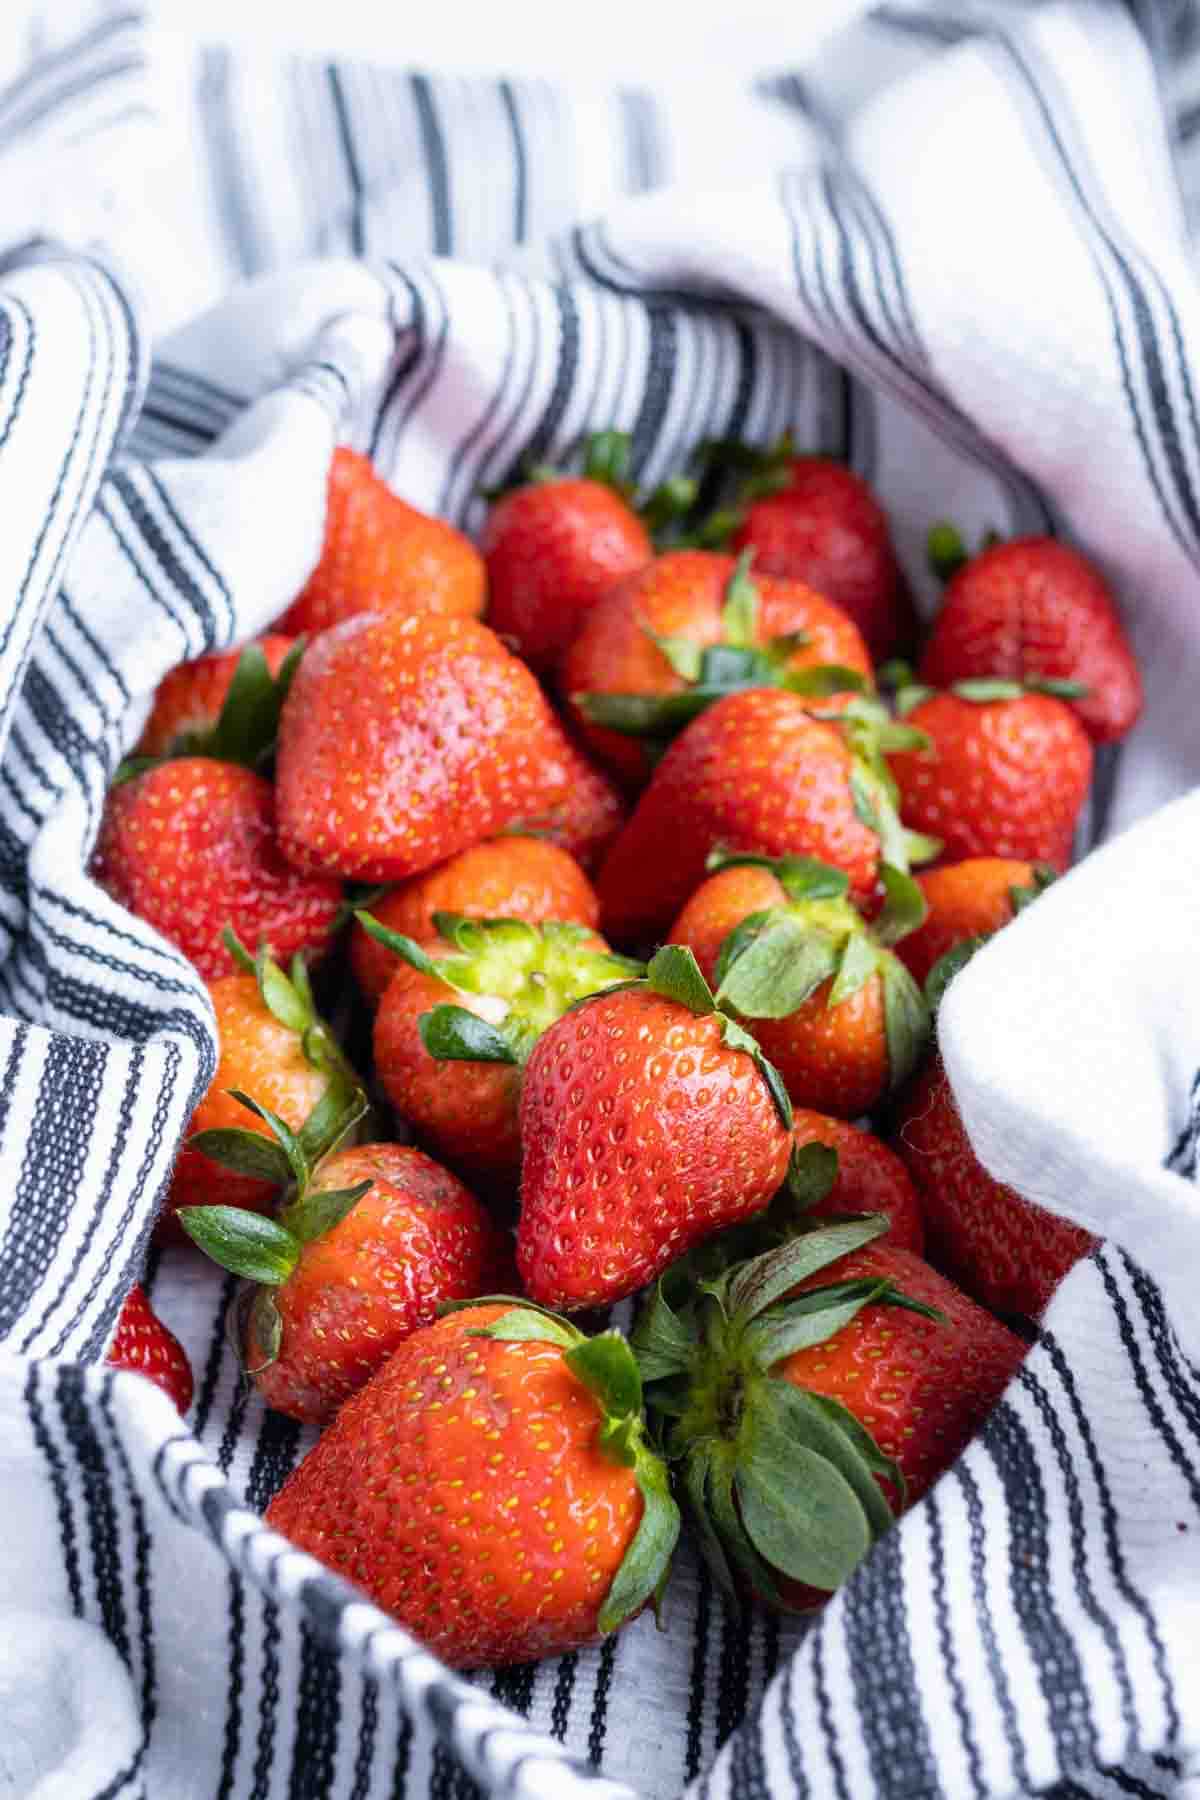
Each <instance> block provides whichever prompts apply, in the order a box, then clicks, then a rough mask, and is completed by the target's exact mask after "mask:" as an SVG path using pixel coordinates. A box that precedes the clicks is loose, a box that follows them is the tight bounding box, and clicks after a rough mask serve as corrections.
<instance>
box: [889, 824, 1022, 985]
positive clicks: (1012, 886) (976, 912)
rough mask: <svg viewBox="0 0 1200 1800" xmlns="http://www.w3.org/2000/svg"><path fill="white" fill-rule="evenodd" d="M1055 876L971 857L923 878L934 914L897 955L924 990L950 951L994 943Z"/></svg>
mask: <svg viewBox="0 0 1200 1800" xmlns="http://www.w3.org/2000/svg"><path fill="white" fill-rule="evenodd" d="M1052 876H1053V871H1052V870H1049V869H1039V868H1036V867H1035V866H1034V864H1033V863H1028V862H1014V861H1013V860H1012V859H1011V858H1008V857H1003V856H972V857H969V858H968V859H967V861H966V862H958V863H946V864H944V865H943V867H941V868H939V869H930V870H928V871H926V872H925V873H924V874H921V875H918V876H917V885H918V887H919V888H920V890H921V892H922V893H923V894H924V896H925V901H926V904H927V905H928V907H929V911H928V913H927V914H926V916H925V922H924V924H922V925H919V926H918V927H917V929H916V930H915V931H913V932H911V933H910V934H909V936H908V937H906V938H905V939H904V941H903V943H902V944H900V945H898V947H897V950H896V955H897V956H898V957H899V958H900V960H901V962H902V963H904V965H905V967H906V968H907V969H909V970H910V972H911V974H912V976H913V979H914V980H915V981H917V982H919V983H920V985H921V986H922V987H924V985H925V981H926V978H927V976H928V974H929V971H930V970H931V969H932V968H933V966H934V964H935V963H936V962H938V961H940V960H941V958H942V957H943V956H945V954H946V952H947V951H948V950H953V949H955V948H956V946H957V945H959V944H964V943H966V942H967V940H968V939H970V938H986V937H991V936H992V934H993V932H997V931H999V930H1000V928H1001V926H1004V925H1007V924H1008V923H1009V922H1010V920H1012V918H1013V917H1014V916H1015V914H1016V913H1017V912H1018V911H1019V910H1020V908H1021V907H1022V906H1023V905H1024V904H1025V903H1026V901H1027V900H1032V899H1034V898H1035V897H1036V895H1037V894H1038V893H1039V892H1040V891H1041V889H1042V888H1043V887H1045V886H1046V885H1047V878H1048V877H1050V878H1052Z"/></svg>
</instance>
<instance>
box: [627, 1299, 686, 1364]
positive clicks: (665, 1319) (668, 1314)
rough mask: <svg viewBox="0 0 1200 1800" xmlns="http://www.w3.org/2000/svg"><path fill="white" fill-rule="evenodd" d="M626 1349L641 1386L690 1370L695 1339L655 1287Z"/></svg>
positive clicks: (639, 1316) (683, 1320)
mask: <svg viewBox="0 0 1200 1800" xmlns="http://www.w3.org/2000/svg"><path fill="white" fill-rule="evenodd" d="M629 1347H630V1349H631V1350H632V1351H633V1354H634V1356H635V1357H636V1358H637V1364H638V1368H639V1369H640V1371H641V1376H642V1380H643V1382H647V1381H662V1380H664V1379H666V1378H667V1377H669V1376H672V1375H678V1374H680V1373H681V1371H683V1370H686V1369H688V1368H690V1366H691V1364H692V1361H693V1359H694V1357H695V1354H696V1335H695V1332H694V1331H692V1330H691V1329H690V1327H689V1325H688V1324H687V1322H686V1320H685V1319H682V1318H680V1316H679V1314H678V1313H676V1312H675V1311H674V1310H673V1309H672V1307H671V1306H670V1304H669V1303H668V1301H667V1299H666V1296H665V1295H664V1293H663V1284H662V1282H661V1281H658V1282H656V1283H655V1284H654V1287H653V1289H652V1290H651V1293H650V1298H649V1300H648V1301H647V1303H646V1305H645V1306H643V1308H642V1310H641V1313H640V1314H639V1315H638V1321H637V1324H636V1325H635V1326H634V1328H633V1330H632V1331H631V1332H630V1334H629Z"/></svg>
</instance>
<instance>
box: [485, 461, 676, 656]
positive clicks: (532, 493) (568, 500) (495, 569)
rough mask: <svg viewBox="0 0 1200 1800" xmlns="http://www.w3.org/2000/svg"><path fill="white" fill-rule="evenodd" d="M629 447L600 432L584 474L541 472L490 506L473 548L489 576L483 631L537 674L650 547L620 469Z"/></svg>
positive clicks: (649, 552)
mask: <svg viewBox="0 0 1200 1800" xmlns="http://www.w3.org/2000/svg"><path fill="white" fill-rule="evenodd" d="M614 447H616V448H617V450H618V462H619V464H620V465H621V466H622V467H623V464H624V462H625V461H626V460H627V453H628V440H627V439H624V438H623V437H622V435H621V434H619V433H614V432H601V433H598V434H597V436H596V437H594V438H593V439H592V440H591V443H590V445H589V450H588V455H587V458H586V460H585V464H584V472H583V475H582V476H580V477H576V478H572V477H568V476H562V475H559V474H558V473H557V472H556V471H555V470H553V469H540V470H538V471H536V472H535V474H534V476H533V478H532V479H531V480H530V481H529V482H527V483H526V484H524V485H523V486H521V487H517V488H514V489H511V490H510V491H509V492H508V493H506V494H503V495H502V496H501V497H500V498H499V499H498V500H497V501H496V502H495V504H494V505H493V506H492V508H491V510H490V512H489V513H488V516H487V520H486V522H485V524H484V527H483V536H482V538H481V539H480V547H481V549H482V550H483V555H484V561H485V562H486V564H487V574H488V615H487V616H488V624H489V625H490V626H491V628H492V630H493V631H498V632H499V633H500V634H501V636H502V637H504V638H505V639H506V641H508V642H509V643H510V644H511V645H512V647H513V648H514V649H515V650H516V651H517V653H518V655H520V656H523V657H524V658H525V660H526V662H528V663H529V664H530V665H531V667H533V668H535V669H537V670H538V671H539V673H545V672H548V671H549V670H550V669H552V668H553V667H554V666H555V664H556V663H557V661H558V659H559V657H560V656H561V655H562V653H563V651H564V650H565V649H566V648H567V646H568V645H569V644H570V643H571V642H572V640H573V639H574V638H575V636H576V635H577V633H578V631H579V629H580V627H581V625H582V624H583V623H584V621H585V620H586V619H587V617H588V616H589V614H590V612H591V610H592V608H593V607H594V606H595V604H596V602H597V601H598V600H599V599H600V597H601V596H602V595H603V594H605V593H606V592H607V591H608V589H609V588H610V587H611V586H612V585H613V583H614V582H615V581H619V580H620V578H621V577H622V576H623V575H627V574H629V573H630V572H631V571H632V570H634V569H640V568H641V566H642V564H643V563H647V562H649V560H650V558H651V557H652V556H653V554H654V545H653V544H652V543H651V541H650V534H649V532H648V531H647V530H646V527H645V525H644V524H643V523H642V521H641V519H640V518H639V517H638V514H637V513H636V512H635V510H634V508H633V507H632V505H631V504H630V498H631V496H629V495H628V494H627V493H626V492H624V491H622V489H623V486H624V484H623V483H622V482H621V480H620V469H619V468H615V467H614V466H612V458H611V455H610V452H611V450H612V449H613V448H614Z"/></svg>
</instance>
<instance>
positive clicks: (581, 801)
mask: <svg viewBox="0 0 1200 1800" xmlns="http://www.w3.org/2000/svg"><path fill="white" fill-rule="evenodd" d="M563 761H564V764H565V766H566V773H567V786H566V788H565V790H564V792H563V794H562V795H561V797H560V798H559V799H558V800H556V801H554V802H553V804H552V805H550V806H548V807H547V808H546V809H545V811H544V812H542V813H539V814H537V815H535V816H534V817H532V818H529V819H526V820H522V821H521V822H520V823H519V824H516V825H509V826H506V828H505V829H506V830H508V831H511V832H515V833H517V834H519V835H525V836H529V837H540V838H544V839H545V841H546V842H547V843H548V844H557V845H558V847H559V849H561V850H565V851H566V852H567V853H568V855H570V856H573V857H574V858H575V860H576V862H577V863H578V864H579V865H580V867H581V868H582V869H585V870H586V871H587V873H588V874H589V875H593V874H594V873H595V871H596V869H597V868H598V866H599V864H600V863H601V862H602V861H603V860H604V858H605V856H607V854H608V852H609V850H610V849H611V848H612V846H613V843H614V842H615V841H616V839H617V837H619V835H620V833H621V829H622V827H623V826H624V824H625V821H626V819H627V818H628V816H629V809H628V807H627V806H626V803H625V798H624V795H623V794H622V793H621V791H620V789H619V788H618V787H617V786H616V784H615V783H614V782H613V781H611V780H610V779H609V777H608V776H607V775H606V774H605V773H604V771H603V769H601V768H599V767H598V766H597V765H596V764H595V763H594V762H593V761H592V760H591V758H590V757H587V756H585V755H584V754H583V752H582V751H580V750H577V749H576V748H575V746H574V744H571V743H568V744H567V747H566V751H565V752H564V757H563Z"/></svg>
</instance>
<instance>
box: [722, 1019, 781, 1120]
mask: <svg viewBox="0 0 1200 1800" xmlns="http://www.w3.org/2000/svg"><path fill="white" fill-rule="evenodd" d="M719 1016H720V1021H721V1039H722V1042H723V1043H725V1044H727V1045H728V1047H729V1048H730V1049H731V1050H744V1051H745V1053H746V1055H747V1056H748V1057H750V1059H751V1060H752V1062H753V1063H754V1066H755V1068H756V1069H757V1070H758V1072H759V1074H760V1075H761V1076H762V1078H763V1080H764V1081H765V1082H766V1084H767V1092H768V1093H769V1094H770V1096H771V1099H772V1101H773V1102H774V1105H775V1111H776V1112H777V1113H778V1114H779V1121H780V1124H781V1125H782V1126H783V1129H784V1130H785V1131H790V1130H791V1129H792V1122H793V1119H794V1117H795V1115H794V1114H793V1112H792V1097H791V1095H790V1094H789V1093H788V1091H787V1083H786V1082H785V1081H784V1079H783V1076H782V1075H781V1074H780V1073H779V1070H778V1069H777V1068H776V1067H775V1064H774V1063H773V1062H772V1061H771V1060H770V1058H769V1057H768V1056H767V1055H766V1054H765V1052H764V1050H763V1047H762V1045H761V1044H760V1043H759V1041H758V1039H757V1038H755V1037H753V1036H752V1035H751V1033H750V1032H748V1031H747V1030H746V1028H745V1026H744V1025H739V1024H738V1022H737V1020H736V1019H731V1018H730V1017H729V1014H728V1013H721V1014H720V1015H719Z"/></svg>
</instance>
